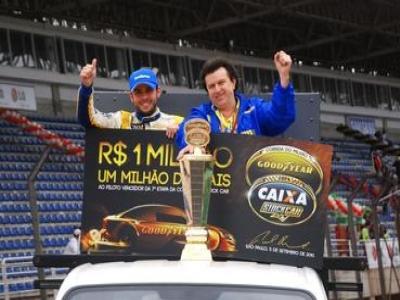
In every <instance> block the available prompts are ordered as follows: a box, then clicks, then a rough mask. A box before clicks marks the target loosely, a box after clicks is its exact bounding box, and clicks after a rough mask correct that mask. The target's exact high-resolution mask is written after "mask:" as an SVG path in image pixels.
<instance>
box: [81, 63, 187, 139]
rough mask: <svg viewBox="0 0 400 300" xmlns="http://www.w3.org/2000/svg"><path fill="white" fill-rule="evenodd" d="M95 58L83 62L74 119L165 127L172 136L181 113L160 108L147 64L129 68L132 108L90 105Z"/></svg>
mask: <svg viewBox="0 0 400 300" xmlns="http://www.w3.org/2000/svg"><path fill="white" fill-rule="evenodd" d="M96 68H97V60H96V59H93V61H92V63H91V64H87V65H86V66H84V67H83V68H82V70H81V73H80V79H81V87H80V89H79V95H78V109H77V114H78V120H79V122H80V123H81V124H82V125H83V126H85V127H99V128H121V129H146V130H165V131H166V134H167V137H169V138H173V137H174V135H175V133H176V131H177V130H178V125H179V123H180V122H181V121H182V119H183V118H182V117H179V116H175V115H170V114H166V113H163V112H161V111H160V109H159V108H158V106H157V101H158V99H159V98H160V95H161V89H160V87H159V85H158V81H157V77H156V74H155V73H154V72H153V71H152V70H151V69H148V68H142V69H139V70H136V71H134V72H132V74H131V76H130V77H129V90H130V93H129V98H130V100H131V102H132V104H133V106H134V108H135V112H133V113H131V112H127V111H122V110H121V111H117V112H112V113H103V112H101V111H99V110H97V109H96V108H95V107H94V103H93V83H94V80H95V78H96V73H97V72H96Z"/></svg>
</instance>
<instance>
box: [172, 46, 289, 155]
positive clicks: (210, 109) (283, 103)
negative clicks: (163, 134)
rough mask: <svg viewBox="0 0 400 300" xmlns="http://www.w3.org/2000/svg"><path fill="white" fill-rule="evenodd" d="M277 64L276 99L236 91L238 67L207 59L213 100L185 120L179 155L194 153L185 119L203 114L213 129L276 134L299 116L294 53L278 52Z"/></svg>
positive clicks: (206, 75) (205, 68) (205, 71)
mask: <svg viewBox="0 0 400 300" xmlns="http://www.w3.org/2000/svg"><path fill="white" fill-rule="evenodd" d="M274 63H275V67H276V69H277V71H278V73H279V83H277V84H276V85H275V87H274V91H273V95H272V100H271V101H270V102H267V101H265V100H264V99H262V98H259V97H251V98H248V97H246V96H244V95H243V94H239V93H237V92H236V90H237V86H238V76H237V74H236V72H235V69H234V67H233V66H232V65H231V64H230V63H229V62H228V61H226V60H225V59H222V58H217V59H211V60H209V61H207V62H206V63H205V64H204V66H203V69H202V72H201V78H202V80H203V83H204V88H205V89H206V91H207V93H208V96H209V98H210V100H211V101H210V102H209V103H205V104H202V105H200V106H198V107H196V108H193V109H192V111H191V113H190V114H189V116H188V117H186V119H185V120H184V122H182V123H181V125H180V127H179V130H178V133H177V136H176V142H177V145H178V147H179V149H180V152H179V155H178V159H179V158H181V157H182V156H183V154H185V153H193V148H192V146H191V145H186V142H185V137H184V126H185V122H186V121H188V120H190V119H193V118H201V119H204V120H206V121H208V122H209V123H210V127H211V132H212V133H221V132H224V133H234V134H251V135H266V136H275V135H278V134H281V133H283V132H284V131H285V130H286V129H287V128H288V127H289V126H290V125H291V124H292V123H293V122H294V120H295V115H296V113H295V103H294V102H295V101H294V89H293V86H292V84H291V83H290V78H289V76H290V69H291V66H292V59H291V57H290V56H289V55H288V54H286V53H285V52H284V51H278V52H277V53H276V54H275V55H274Z"/></svg>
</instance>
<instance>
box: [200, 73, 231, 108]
mask: <svg viewBox="0 0 400 300" xmlns="http://www.w3.org/2000/svg"><path fill="white" fill-rule="evenodd" d="M204 81H205V86H206V88H207V92H208V96H209V97H210V99H211V102H212V104H214V105H215V106H216V107H217V108H218V109H219V110H221V111H227V110H230V109H232V108H233V109H234V107H235V95H234V91H235V86H236V80H235V79H231V78H230V77H229V74H228V72H227V70H226V69H225V68H224V67H220V68H218V69H217V70H215V71H214V72H212V73H209V74H207V75H206V76H205V78H204Z"/></svg>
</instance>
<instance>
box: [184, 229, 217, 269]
mask: <svg viewBox="0 0 400 300" xmlns="http://www.w3.org/2000/svg"><path fill="white" fill-rule="evenodd" d="M185 235H186V245H185V247H184V248H183V250H182V254H181V260H207V261H211V260H212V256H211V251H210V250H209V249H208V247H207V239H208V232H207V229H205V228H204V227H190V228H188V230H187V231H186V234H185Z"/></svg>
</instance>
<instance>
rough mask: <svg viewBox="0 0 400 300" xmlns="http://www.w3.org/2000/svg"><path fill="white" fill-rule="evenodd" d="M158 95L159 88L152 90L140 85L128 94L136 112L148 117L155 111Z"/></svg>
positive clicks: (159, 93)
mask: <svg viewBox="0 0 400 300" xmlns="http://www.w3.org/2000/svg"><path fill="white" fill-rule="evenodd" d="M160 95H161V89H160V88H156V89H152V88H151V87H149V86H148V85H145V84H140V85H138V86H137V87H136V88H135V89H134V90H133V91H132V92H131V93H130V94H129V97H130V99H131V102H132V104H133V106H135V109H136V111H138V112H140V113H142V114H144V115H150V114H152V113H153V112H154V111H155V109H156V106H157V100H158V98H159V97H160Z"/></svg>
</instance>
